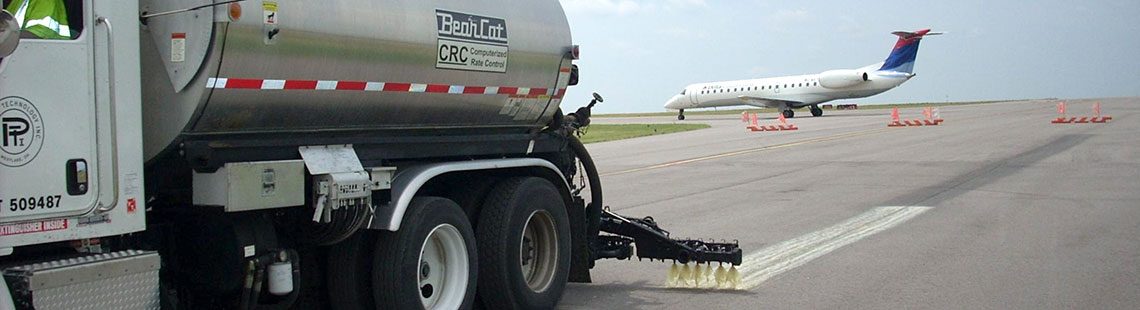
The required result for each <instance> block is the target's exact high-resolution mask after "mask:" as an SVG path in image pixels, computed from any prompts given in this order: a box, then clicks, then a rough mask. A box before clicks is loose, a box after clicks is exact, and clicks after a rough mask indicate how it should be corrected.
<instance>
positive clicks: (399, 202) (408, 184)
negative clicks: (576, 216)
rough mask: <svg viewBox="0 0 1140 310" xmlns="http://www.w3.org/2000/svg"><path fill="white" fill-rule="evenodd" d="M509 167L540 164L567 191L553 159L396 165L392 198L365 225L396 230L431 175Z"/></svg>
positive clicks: (526, 166) (528, 166)
mask: <svg viewBox="0 0 1140 310" xmlns="http://www.w3.org/2000/svg"><path fill="white" fill-rule="evenodd" d="M510 168H540V169H546V170H550V172H552V173H554V174H555V175H557V176H558V179H559V180H561V182H559V183H561V184H562V189H561V190H562V191H565V192H563V193H564V194H565V193H567V192H568V191H569V188H570V187H569V185H568V184H566V181H565V180H566V177H565V176H564V175H563V174H562V172H561V171H559V170H558V168H557V167H555V166H554V164H553V163H551V162H549V161H546V160H542V159H537V158H506V159H486V160H472V161H463V162H443V163H433V164H426V165H421V166H414V167H409V168H403V169H400V171H399V172H397V174H396V176H395V177H394V178H393V180H392V199H391V202H389V203H388V204H387V205H384V206H378V207H377V209H376V210H375V212H374V213H373V215H372V219H371V220H370V221H369V223H368V229H379V230H389V231H397V230H399V229H400V224H401V222H402V221H403V219H404V212H406V211H407V209H408V205H409V204H410V203H411V202H412V198H413V197H415V196H416V193H417V192H419V190H420V188H421V187H423V185H424V184H427V183H428V181H431V179H432V178H435V177H437V176H440V175H443V174H446V173H451V172H460V171H475V170H496V169H510Z"/></svg>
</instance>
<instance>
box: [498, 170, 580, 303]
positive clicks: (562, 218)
mask: <svg viewBox="0 0 1140 310" xmlns="http://www.w3.org/2000/svg"><path fill="white" fill-rule="evenodd" d="M479 218H480V221H479V230H478V231H477V232H476V235H477V239H478V244H479V262H480V263H479V274H480V277H479V291H480V292H483V293H481V294H479V297H480V299H481V300H482V301H483V305H484V306H486V308H487V309H551V308H554V306H555V305H557V304H558V301H559V300H560V299H562V292H563V290H564V289H565V288H566V279H567V277H568V275H569V270H570V220H569V217H568V215H567V213H566V204H565V202H564V201H563V199H562V195H560V194H559V193H558V190H557V189H556V188H555V187H554V185H553V184H551V183H550V182H549V181H547V180H545V179H541V178H536V177H519V178H511V179H507V180H504V181H502V182H500V183H499V184H497V185H495V187H494V188H493V189H491V193H490V194H488V195H487V201H486V202H485V203H484V204H483V210H482V211H481V214H480V216H479Z"/></svg>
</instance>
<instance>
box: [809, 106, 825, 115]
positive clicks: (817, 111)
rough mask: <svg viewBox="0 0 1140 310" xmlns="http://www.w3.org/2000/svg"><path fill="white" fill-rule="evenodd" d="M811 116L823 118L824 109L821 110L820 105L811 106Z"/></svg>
mask: <svg viewBox="0 0 1140 310" xmlns="http://www.w3.org/2000/svg"><path fill="white" fill-rule="evenodd" d="M811 116H814V117H820V116H823V109H820V108H819V106H818V105H812V106H811Z"/></svg>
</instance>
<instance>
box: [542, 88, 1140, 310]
mask: <svg viewBox="0 0 1140 310" xmlns="http://www.w3.org/2000/svg"><path fill="white" fill-rule="evenodd" d="M1095 101H1099V102H1101V103H1102V104H1103V108H1102V109H1103V111H1104V114H1105V115H1111V116H1113V118H1114V119H1113V120H1112V121H1111V122H1109V123H1106V124H1064V125H1058V124H1051V123H1050V120H1052V119H1053V118H1055V117H1056V116H1057V115H1056V113H1057V112H1056V101H1047V100H1039V101H1018V102H1005V103H993V104H981V105H966V106H952V107H941V108H939V110H940V112H941V113H940V114H941V116H942V118H943V119H945V122H944V123H943V124H942V125H940V126H933V127H907V128H888V127H887V126H886V124H887V122H888V121H889V115H890V110H847V111H835V110H826V111H825V115H824V116H823V117H814V118H813V117H811V116H810V115H808V113H806V110H803V111H799V112H801V113H797V114H798V115H800V117H797V118H795V119H791V120H790V121H791V122H792V123H794V124H795V125H797V126H798V127H799V128H800V130H798V131H789V132H748V131H746V130H745V129H744V125H745V124H743V123H742V122H741V121H740V116H739V115H723V116H697V115H692V116H689V119H688V120H686V121H685V122H691V123H708V124H710V125H712V128H709V129H704V130H697V131H691V132H684V133H678V134H670V135H661V136H653V137H643V138H637V139H630V140H623V141H613V142H606V143H597V144H590V145H587V148H588V149H589V150H590V152H591V153H592V154H593V156H594V158H595V161H597V163H598V166H599V169H600V170H601V173H602V175H603V177H602V185H603V188H604V189H605V199H606V201H605V204H606V205H609V206H611V207H612V208H613V210H615V211H616V212H618V213H620V214H623V215H628V216H636V217H641V216H647V215H649V216H653V217H654V218H655V219H656V220H657V222H658V223H659V224H660V225H661V226H662V227H663V228H665V229H667V230H669V231H671V232H672V234H673V236H675V237H693V238H717V239H729V240H732V239H738V240H739V242H740V245H741V247H742V248H743V249H744V255H745V263H744V265H742V266H741V268H740V272H741V274H742V275H743V279H744V283H743V284H744V286H745V287H746V288H745V289H741V290H715V289H693V288H688V289H679V288H668V287H666V285H665V278H666V271H667V270H668V269H669V263H660V262H654V263H650V262H648V261H646V262H640V263H639V262H637V261H636V260H635V261H633V262H629V261H617V260H605V261H600V262H598V266H597V267H596V268H595V269H594V270H593V278H594V283H591V284H571V285H570V286H569V287H568V289H567V292H566V294H565V296H564V297H563V298H562V302H561V304H560V306H559V308H562V309H703V310H712V309H837V308H841V309H894V308H908V309H913V308H918V309H928V308H935V309H994V308H997V309H1011V308H1012V309H1070V308H1082V309H1090V308H1091V309H1135V308H1136V307H1137V305H1140V115H1138V114H1140V98H1117V99H1094V100H1069V101H1068V112H1069V115H1070V116H1083V115H1091V113H1092V104H1093V102H1095ZM605 104H617V103H609V102H607V103H605ZM902 114H903V119H908V118H909V119H917V118H921V109H920V108H917V107H916V108H907V109H902ZM803 115H808V116H803ZM774 118H775V114H767V115H761V124H762V125H763V124H774V123H775V119H774ZM594 122H595V123H669V122H675V119H674V118H673V117H646V118H595V119H594Z"/></svg>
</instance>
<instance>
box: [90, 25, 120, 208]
mask: <svg viewBox="0 0 1140 310" xmlns="http://www.w3.org/2000/svg"><path fill="white" fill-rule="evenodd" d="M95 24H104V25H107V51H108V52H107V74H108V76H107V89H108V91H110V99H111V102H110V105H111V111H110V112H111V115H110V119H111V178H112V180H113V181H112V182H111V184H113V186H112V187H113V189H112V190H113V192H114V194H113V196H111V197H112V198H111V204H110V205H104V204H103V200H102V199H97V200H96V203H97V204H98V206H97V207H95V211H97V212H100V213H105V212H109V211H111V210H114V209H115V206H117V205H119V180H117V178H118V177H119V132H118V131H119V130H118V125H117V124H116V122H115V120H116V113H115V112H116V107H115V104H116V102H117V101H115V53H114V51H115V39H114V30H113V29H112V28H111V20H110V19H109V18H106V17H102V16H100V17H99V18H96V19H95ZM98 166H102V165H98ZM99 178H100V179H102V178H103V176H102V174H100V175H99ZM102 192H103V191H102V190H100V191H99V196H100V198H101V197H102V196H103V193H102Z"/></svg>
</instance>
